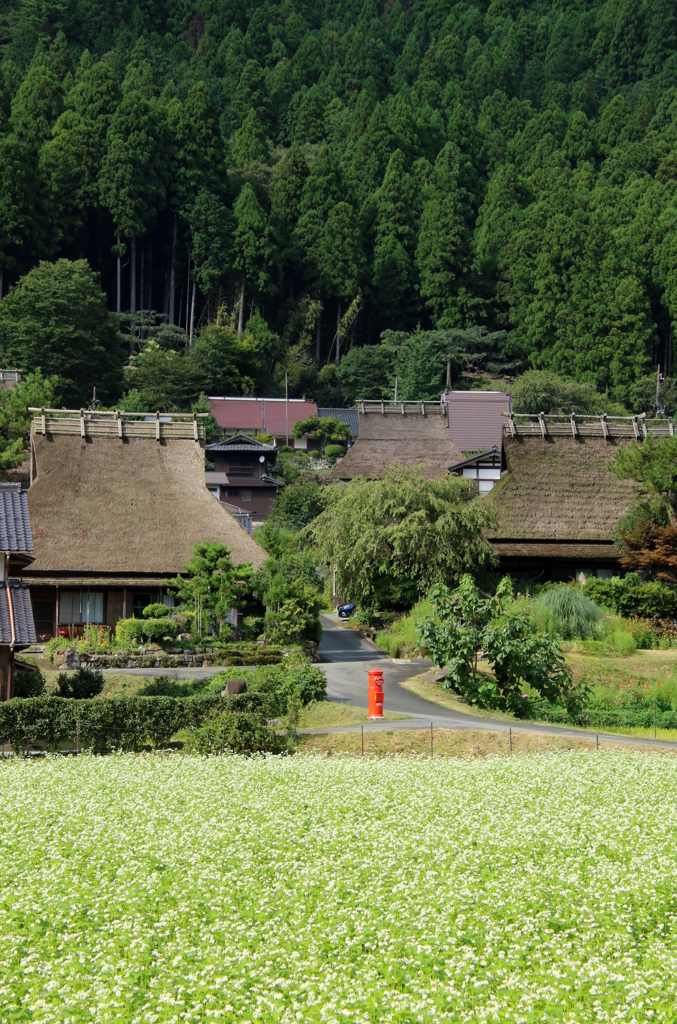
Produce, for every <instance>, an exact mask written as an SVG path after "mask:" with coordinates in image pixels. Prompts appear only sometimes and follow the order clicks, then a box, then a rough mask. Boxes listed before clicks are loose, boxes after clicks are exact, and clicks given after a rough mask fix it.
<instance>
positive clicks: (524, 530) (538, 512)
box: [484, 436, 640, 557]
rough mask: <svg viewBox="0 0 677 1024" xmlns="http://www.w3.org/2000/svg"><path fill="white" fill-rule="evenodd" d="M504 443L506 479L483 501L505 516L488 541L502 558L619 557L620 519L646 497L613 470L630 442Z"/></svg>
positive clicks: (555, 440) (519, 439)
mask: <svg viewBox="0 0 677 1024" xmlns="http://www.w3.org/2000/svg"><path fill="white" fill-rule="evenodd" d="M625 443H627V442H625ZM631 443H633V444H634V442H631ZM503 444H504V453H505V458H506V463H507V467H508V469H507V473H506V474H505V475H504V476H503V478H502V479H501V481H500V482H499V483H498V484H497V485H496V486H495V487H494V489H493V490H492V491H491V492H490V494H489V495H487V497H486V498H485V499H484V500H485V501H486V502H487V503H488V504H489V506H490V507H491V508H493V510H494V511H495V512H496V514H497V516H498V527H497V528H496V529H495V530H492V531H491V532H490V534H489V538H490V540H491V541H492V543H493V545H494V547H495V549H496V550H497V551H498V553H499V554H503V555H527V554H530V553H533V554H540V555H543V556H547V557H555V556H557V555H560V556H571V557H580V556H581V555H582V554H583V552H585V553H587V555H588V556H589V557H602V556H603V555H604V556H606V557H609V556H611V557H618V552H617V551H616V549H615V547H614V546H613V536H614V532H615V530H616V526H617V525H618V520H619V519H620V518H621V516H624V515H626V514H627V513H628V512H629V511H630V510H631V508H632V507H633V505H634V504H635V503H636V501H637V498H638V495H639V494H640V488H639V485H638V484H636V483H634V482H633V481H631V480H619V479H618V477H616V476H615V475H614V474H613V473H611V472H610V471H609V470H608V469H607V468H606V463H607V461H610V460H612V459H613V457H614V455H615V453H616V452H617V451H618V449H619V448H620V447H621V446H622V444H623V442H620V441H617V440H614V439H613V438H610V439H608V440H605V439H604V438H602V437H578V438H574V437H572V436H569V437H564V436H560V437H546V438H542V437H536V436H531V437H520V436H518V437H510V436H507V437H505V438H504V441H503Z"/></svg>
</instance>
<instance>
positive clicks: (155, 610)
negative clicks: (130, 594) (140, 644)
mask: <svg viewBox="0 0 677 1024" xmlns="http://www.w3.org/2000/svg"><path fill="white" fill-rule="evenodd" d="M170 613H171V608H168V607H167V605H166V604H162V603H161V602H160V601H156V602H155V604H147V605H146V607H145V608H144V609H143V611H142V612H141V614H142V615H143V617H144V619H167V618H169V615H170Z"/></svg>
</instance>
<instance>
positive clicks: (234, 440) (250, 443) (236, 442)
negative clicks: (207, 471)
mask: <svg viewBox="0 0 677 1024" xmlns="http://www.w3.org/2000/svg"><path fill="white" fill-rule="evenodd" d="M205 451H206V452H271V453H273V452H277V448H276V447H275V445H273V444H264V443H263V441H257V440H256V438H255V437H248V436H247V434H243V433H242V431H240V432H239V433H237V434H233V436H232V437H226V438H225V439H224V440H223V441H215V442H214V444H208V445H206V447H205Z"/></svg>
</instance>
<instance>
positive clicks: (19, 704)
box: [0, 695, 224, 753]
mask: <svg viewBox="0 0 677 1024" xmlns="http://www.w3.org/2000/svg"><path fill="white" fill-rule="evenodd" d="M223 707H224V701H223V700H222V699H221V697H220V696H219V695H214V696H195V697H186V698H183V699H182V698H176V697H136V696H134V697H110V698H101V699H100V700H66V699H64V698H63V697H30V698H28V699H24V700H21V699H18V700H17V699H13V700H10V701H4V702H0V739H2V738H6V739H9V740H10V742H11V744H12V746H13V748H14V750H15V751H16V752H17V753H19V752H20V751H22V750H24V749H25V748H26V746H27V744H28V743H29V742H34V743H44V744H45V745H46V746H47V747H48V749H51V750H55V749H56V748H57V747H58V745H59V744H60V743H64V742H65V741H69V740H70V741H74V740H75V737H76V728H77V723H78V722H79V723H80V732H79V735H80V744H81V746H82V748H83V749H87V748H91V749H93V750H96V751H99V752H103V751H105V750H107V749H109V750H110V749H117V748H120V747H124V748H126V749H129V750H135V749H138V747H139V746H141V745H142V744H144V743H146V742H147V741H149V740H150V742H151V743H152V744H153V745H154V746H160V745H162V744H165V743H167V742H168V741H169V740H170V739H171V737H172V736H173V735H174V733H176V732H178V731H179V730H180V729H186V728H188V729H196V728H199V727H200V726H202V725H203V724H204V723H205V722H206V721H207V720H208V718H209V717H210V716H213V715H214V714H215V713H217V712H218V711H219V710H220V709H222V708H223Z"/></svg>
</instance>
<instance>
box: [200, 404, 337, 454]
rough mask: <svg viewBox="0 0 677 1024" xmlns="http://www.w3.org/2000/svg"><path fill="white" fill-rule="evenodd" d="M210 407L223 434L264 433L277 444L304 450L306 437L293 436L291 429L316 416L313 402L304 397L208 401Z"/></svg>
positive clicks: (253, 434)
mask: <svg viewBox="0 0 677 1024" xmlns="http://www.w3.org/2000/svg"><path fill="white" fill-rule="evenodd" d="M209 406H210V409H211V412H212V415H213V417H214V419H215V420H216V422H217V424H218V425H219V427H220V429H221V430H222V432H223V433H224V434H238V433H242V434H250V435H252V436H256V435H257V434H265V435H267V437H268V438H270V439H271V440H272V441H273V442H274V443H275V444H276V445H283V444H287V442H288V443H289V444H290V445H292V446H293V447H294V448H306V447H307V440H306V438H297V439H296V440H295V439H294V437H293V434H294V426H295V425H296V424H297V423H299V422H301V421H302V420H307V419H309V418H310V417H311V416H317V405H316V404H315V402H312V401H309V400H308V399H305V398H289V399H285V398H211V397H210V399H209Z"/></svg>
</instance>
